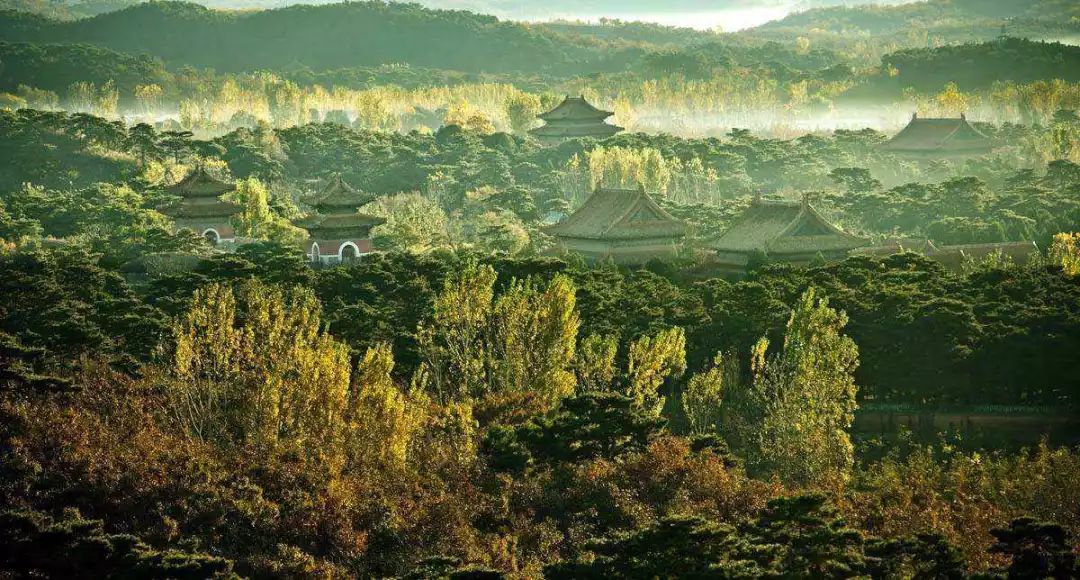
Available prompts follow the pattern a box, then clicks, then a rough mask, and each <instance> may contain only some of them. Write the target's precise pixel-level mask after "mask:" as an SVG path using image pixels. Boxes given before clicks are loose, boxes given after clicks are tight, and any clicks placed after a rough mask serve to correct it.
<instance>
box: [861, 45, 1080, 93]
mask: <svg viewBox="0 0 1080 580" xmlns="http://www.w3.org/2000/svg"><path fill="white" fill-rule="evenodd" d="M881 64H882V67H883V68H886V69H889V68H891V69H894V70H895V71H896V76H895V77H894V82H896V83H898V84H900V85H901V86H903V87H912V88H915V89H916V90H920V91H935V90H939V89H940V88H941V87H942V86H944V85H945V84H946V83H950V82H954V83H956V84H957V86H959V87H960V88H961V89H962V90H969V91H970V90H977V89H985V88H988V87H990V86H991V85H993V84H994V83H995V82H1007V81H1013V82H1017V83H1027V82H1032V81H1036V80H1042V79H1063V80H1066V81H1070V82H1075V81H1078V80H1080V46H1069V45H1066V44H1061V43H1058V42H1034V41H1030V40H1026V39H1022V38H1002V39H1000V40H998V41H995V42H985V43H977V44H976V43H969V44H962V45H957V46H943V47H940V48H933V49H929V48H923V49H908V50H901V51H898V52H894V53H892V54H889V55H886V56H885V57H883V58H882V59H881Z"/></svg>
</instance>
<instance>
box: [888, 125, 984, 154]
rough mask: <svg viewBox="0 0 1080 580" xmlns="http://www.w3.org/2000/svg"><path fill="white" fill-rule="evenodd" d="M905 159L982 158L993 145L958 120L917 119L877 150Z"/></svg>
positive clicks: (972, 128)
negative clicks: (980, 156)
mask: <svg viewBox="0 0 1080 580" xmlns="http://www.w3.org/2000/svg"><path fill="white" fill-rule="evenodd" d="M879 148H880V149H881V150H882V151H888V152H890V153H895V154H897V155H901V156H904V157H915V158H932V159H940V158H946V157H968V156H975V155H983V154H986V153H989V152H990V151H992V150H993V149H994V143H993V141H991V139H990V138H989V137H987V136H986V135H983V134H982V133H980V132H979V130H978V129H976V128H975V127H972V126H971V123H968V122H967V117H965V116H964V115H963V114H961V115H960V118H959V119H920V118H919V115H918V114H914V115H912V116H911V122H910V123H908V125H907V127H904V128H903V129H902V130H901V131H900V132H899V133H897V134H896V135H895V136H893V138H892V139H889V140H888V141H886V142H885V143H882V144H881V145H880V147H879Z"/></svg>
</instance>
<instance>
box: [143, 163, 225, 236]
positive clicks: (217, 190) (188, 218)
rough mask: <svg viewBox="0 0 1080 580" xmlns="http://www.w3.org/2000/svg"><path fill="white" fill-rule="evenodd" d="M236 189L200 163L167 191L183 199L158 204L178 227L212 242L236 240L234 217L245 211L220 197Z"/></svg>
mask: <svg viewBox="0 0 1080 580" xmlns="http://www.w3.org/2000/svg"><path fill="white" fill-rule="evenodd" d="M235 189H236V186H235V185H233V184H231V183H225V182H224V181H221V180H219V179H217V178H215V177H213V176H211V175H210V174H209V173H207V172H206V169H205V168H204V167H203V166H202V165H199V166H198V167H196V168H195V170H194V171H192V172H191V173H189V174H188V176H187V177H185V178H184V179H183V180H181V181H180V182H179V183H177V184H176V185H173V186H171V187H168V188H166V189H165V191H166V192H167V193H169V194H171V195H174V196H177V197H179V198H180V199H179V200H178V201H176V202H173V203H170V204H167V205H165V206H162V207H160V208H158V211H160V212H161V213H163V214H165V215H167V216H169V217H171V218H172V219H173V221H174V222H175V223H176V227H177V228H178V229H179V228H188V229H191V230H193V231H195V232H198V233H199V234H200V235H201V236H203V237H204V238H206V240H207V241H209V242H210V243H211V244H213V245H217V244H219V243H221V242H234V241H236V232H235V230H234V229H233V224H232V218H233V216H235V215H236V214H239V213H240V212H241V211H243V208H241V207H240V206H239V205H237V204H235V203H233V202H231V201H224V200H222V199H221V196H222V195H223V194H226V193H228V192H230V191H233V190H235Z"/></svg>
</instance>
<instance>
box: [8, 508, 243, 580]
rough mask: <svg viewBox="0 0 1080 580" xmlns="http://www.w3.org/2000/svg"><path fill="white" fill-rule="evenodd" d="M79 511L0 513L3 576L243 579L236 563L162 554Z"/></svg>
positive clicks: (201, 556) (172, 552)
mask: <svg viewBox="0 0 1080 580" xmlns="http://www.w3.org/2000/svg"><path fill="white" fill-rule="evenodd" d="M104 528H105V526H104V522H102V521H101V520H89V519H86V518H84V517H82V515H81V514H80V513H79V511H78V510H75V509H66V510H64V513H63V517H62V518H61V519H53V518H51V517H48V516H46V515H44V514H41V513H39V512H35V511H29V510H21V511H5V512H0V573H3V574H4V575H5V576H6V575H8V574H11V575H12V577H25V578H36V577H41V578H74V577H95V578H239V576H237V575H236V574H234V573H233V572H232V563H231V562H229V561H228V560H226V559H224V558H219V557H216V556H211V555H208V554H200V553H189V552H183V551H180V550H172V549H170V550H163V551H158V550H154V549H152V548H150V547H149V546H147V545H146V544H145V543H143V542H142V541H141V540H140V539H138V538H136V537H134V536H130V535H122V534H110V533H107V532H106V531H105V529H104Z"/></svg>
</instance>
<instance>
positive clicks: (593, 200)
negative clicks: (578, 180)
mask: <svg viewBox="0 0 1080 580" xmlns="http://www.w3.org/2000/svg"><path fill="white" fill-rule="evenodd" d="M544 231H545V232H546V233H548V234H550V235H552V236H554V237H555V240H556V245H555V252H556V253H567V252H573V253H577V254H581V255H583V256H584V257H585V258H586V259H587V260H590V261H595V260H603V259H611V260H613V261H615V262H616V263H620V264H640V263H644V262H647V261H649V260H651V259H653V258H670V257H673V256H675V255H676V254H677V253H678V251H679V248H680V247H681V245H682V242H683V237H684V236H685V235H686V226H685V225H684V224H683V223H682V222H680V221H679V220H677V219H675V218H673V217H672V216H671V214H669V213H668V212H666V211H664V209H663V208H661V207H660V206H658V205H657V204H656V202H655V201H653V199H652V198H651V197H649V194H647V193H645V188H644V187H639V188H638V189H604V188H600V189H597V190H596V191H595V192H593V194H592V195H590V196H589V198H588V199H586V200H585V203H584V204H582V206H581V207H580V208H578V209H577V211H575V212H573V213H572V214H570V215H569V216H568V217H567V218H566V219H564V220H563V221H561V222H559V223H556V224H553V225H550V226H547V227H545V228H544Z"/></svg>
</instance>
